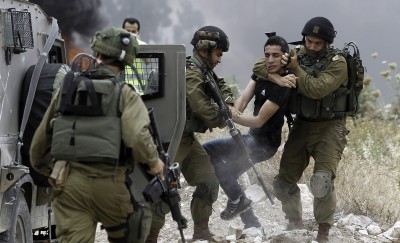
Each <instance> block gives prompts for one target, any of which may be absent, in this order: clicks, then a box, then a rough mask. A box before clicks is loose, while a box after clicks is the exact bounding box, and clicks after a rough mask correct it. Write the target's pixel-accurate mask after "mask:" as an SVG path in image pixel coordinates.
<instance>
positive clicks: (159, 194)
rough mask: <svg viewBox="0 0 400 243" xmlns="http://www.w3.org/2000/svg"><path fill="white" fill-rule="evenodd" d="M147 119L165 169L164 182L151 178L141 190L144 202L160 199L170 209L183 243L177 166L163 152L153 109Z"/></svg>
mask: <svg viewBox="0 0 400 243" xmlns="http://www.w3.org/2000/svg"><path fill="white" fill-rule="evenodd" d="M149 117H150V128H151V129H150V130H151V134H152V136H153V139H154V141H155V143H156V145H157V150H158V153H159V155H160V159H161V160H162V161H163V162H164V163H165V168H166V169H165V170H164V180H162V179H161V178H160V176H158V175H157V176H155V177H153V178H152V179H151V180H150V182H149V184H147V186H146V188H145V189H144V190H143V196H144V198H145V199H146V201H148V202H150V203H156V202H158V201H159V200H160V199H161V200H162V201H163V202H164V203H166V204H167V205H168V206H169V208H170V209H171V215H172V219H173V220H174V221H175V222H176V223H177V224H178V230H179V233H180V235H181V238H182V242H183V243H185V242H186V241H185V237H184V235H183V229H186V228H187V220H186V218H185V217H183V216H182V213H181V209H180V205H179V202H180V200H181V198H180V196H179V193H178V189H179V188H181V185H180V182H179V177H180V169H179V164H178V163H174V164H173V165H170V161H169V155H168V153H166V152H165V150H164V147H163V144H162V142H161V138H160V135H159V133H158V127H157V123H156V120H155V118H154V110H153V108H150V109H149Z"/></svg>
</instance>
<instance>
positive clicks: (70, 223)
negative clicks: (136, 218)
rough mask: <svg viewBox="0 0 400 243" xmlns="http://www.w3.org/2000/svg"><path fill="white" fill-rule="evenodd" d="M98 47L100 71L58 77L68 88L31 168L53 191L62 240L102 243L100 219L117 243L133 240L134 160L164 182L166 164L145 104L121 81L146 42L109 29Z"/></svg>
mask: <svg viewBox="0 0 400 243" xmlns="http://www.w3.org/2000/svg"><path fill="white" fill-rule="evenodd" d="M91 47H92V49H93V51H94V52H95V56H96V59H95V63H96V64H95V65H96V66H95V69H92V70H88V71H87V72H79V73H78V72H68V73H67V74H65V73H62V74H59V75H57V78H59V79H61V80H60V83H61V85H60V88H59V89H58V91H57V93H56V94H55V96H54V97H53V99H52V101H51V103H50V105H49V107H48V109H47V112H46V114H45V115H44V117H43V120H42V121H41V123H40V125H39V127H38V128H37V130H36V133H35V135H34V137H33V140H32V145H31V148H30V155H31V163H32V166H33V168H34V169H35V170H37V171H38V172H39V173H41V174H43V175H45V176H48V177H49V182H50V184H51V185H52V187H53V205H52V208H53V211H54V215H55V219H56V224H57V228H56V235H57V237H58V240H59V242H94V237H95V231H96V226H97V223H98V222H99V223H101V224H102V226H103V227H104V229H105V230H106V232H107V235H108V240H109V241H110V242H133V240H131V239H128V234H129V228H131V227H130V226H129V221H130V218H132V216H133V215H134V214H135V212H134V210H133V205H132V202H131V196H130V194H129V191H128V188H127V186H126V184H125V181H126V174H127V172H128V171H129V170H131V169H132V164H133V162H132V161H133V160H135V161H139V162H141V163H143V164H145V165H147V166H148V168H149V169H148V172H149V173H150V174H152V175H158V174H160V176H161V177H162V172H163V167H164V164H163V162H162V161H161V160H160V159H159V157H158V152H157V148H156V145H155V144H154V142H153V138H152V136H151V134H150V131H149V130H148V127H149V124H150V119H149V116H148V113H147V109H146V107H145V105H144V103H143V101H142V100H141V98H140V96H139V95H138V94H137V93H136V92H135V89H134V88H133V87H132V86H130V85H127V84H124V83H123V82H119V81H118V77H119V74H120V72H121V71H122V70H123V69H124V66H125V65H132V61H133V59H134V58H135V56H136V54H137V47H138V43H137V41H136V38H135V37H134V36H133V35H131V34H130V33H129V32H126V31H125V30H123V29H119V28H109V29H105V30H103V31H99V32H97V33H96V34H95V36H94V37H93V39H92V43H91ZM129 151H130V152H129ZM135 242H136V241H135Z"/></svg>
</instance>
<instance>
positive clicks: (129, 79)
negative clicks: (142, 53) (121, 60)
mask: <svg viewBox="0 0 400 243" xmlns="http://www.w3.org/2000/svg"><path fill="white" fill-rule="evenodd" d="M138 42H139V45H146V44H147V43H146V42H144V41H141V40H139V39H138ZM133 65H134V66H135V67H136V71H137V74H135V71H134V70H133V69H132V68H131V67H130V66H125V77H124V80H125V83H128V84H131V85H133V87H135V89H136V92H137V93H138V94H140V95H143V94H144V88H145V87H146V85H147V80H146V79H145V75H144V72H143V70H144V65H143V60H142V59H141V58H135V59H133ZM137 76H139V77H140V81H141V82H139V79H138V77H137Z"/></svg>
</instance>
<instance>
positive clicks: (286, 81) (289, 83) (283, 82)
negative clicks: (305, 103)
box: [268, 73, 297, 88]
mask: <svg viewBox="0 0 400 243" xmlns="http://www.w3.org/2000/svg"><path fill="white" fill-rule="evenodd" d="M268 77H269V78H270V80H272V81H273V82H274V83H276V84H277V85H279V86H281V87H288V88H296V82H297V77H296V76H295V75H294V74H288V75H286V76H283V77H282V76H280V75H277V74H272V73H271V74H269V75H268Z"/></svg>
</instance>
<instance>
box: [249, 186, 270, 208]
mask: <svg viewBox="0 0 400 243" xmlns="http://www.w3.org/2000/svg"><path fill="white" fill-rule="evenodd" d="M245 193H246V197H247V198H249V199H250V200H252V201H253V203H256V202H259V201H261V200H262V199H264V198H265V197H266V195H265V193H264V191H263V189H262V188H261V187H260V186H259V185H257V184H253V185H251V186H249V187H248V188H247V189H246V191H245Z"/></svg>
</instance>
